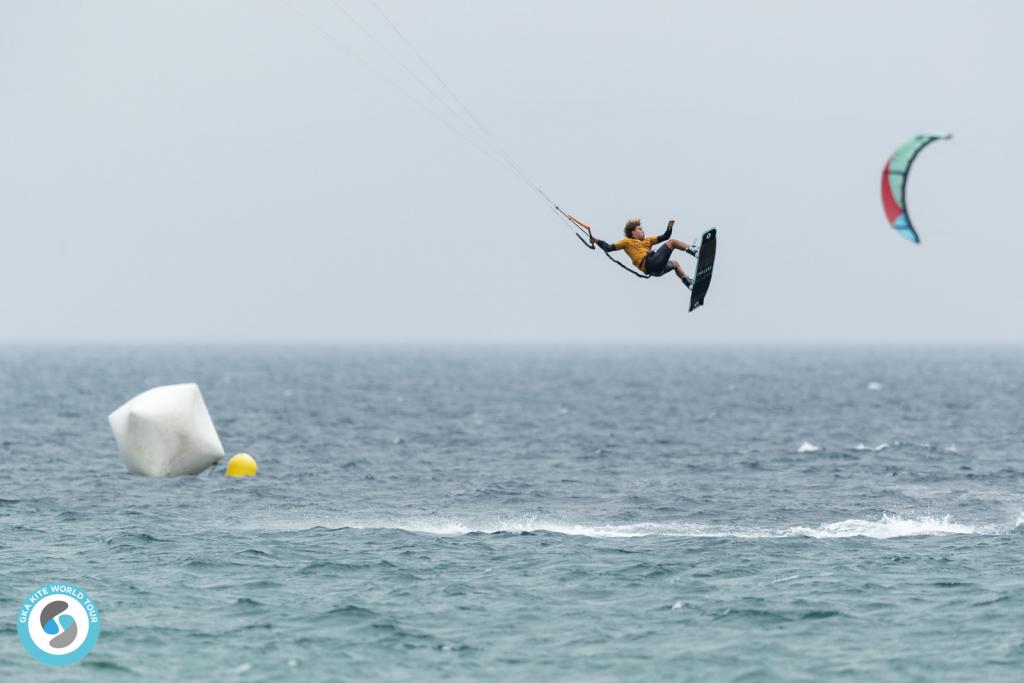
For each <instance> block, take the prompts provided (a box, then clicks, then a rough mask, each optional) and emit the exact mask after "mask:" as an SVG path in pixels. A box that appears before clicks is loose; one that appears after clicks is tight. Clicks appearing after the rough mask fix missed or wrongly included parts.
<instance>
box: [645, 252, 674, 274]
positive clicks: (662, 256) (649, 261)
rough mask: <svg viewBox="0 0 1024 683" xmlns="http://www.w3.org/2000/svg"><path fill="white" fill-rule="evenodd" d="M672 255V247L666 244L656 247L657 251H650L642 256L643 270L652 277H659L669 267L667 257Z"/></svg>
mask: <svg viewBox="0 0 1024 683" xmlns="http://www.w3.org/2000/svg"><path fill="white" fill-rule="evenodd" d="M671 255H672V247H670V246H668V245H667V244H663V245H661V246H660V247H658V250H657V251H652V252H650V253H649V254H647V257H646V258H644V263H643V266H644V272H645V273H647V274H648V275H653V276H654V277H661V276H662V275H664V274H665V273H667V272H668V271H669V270H670V269H669V267H668V259H669V257H670V256H671Z"/></svg>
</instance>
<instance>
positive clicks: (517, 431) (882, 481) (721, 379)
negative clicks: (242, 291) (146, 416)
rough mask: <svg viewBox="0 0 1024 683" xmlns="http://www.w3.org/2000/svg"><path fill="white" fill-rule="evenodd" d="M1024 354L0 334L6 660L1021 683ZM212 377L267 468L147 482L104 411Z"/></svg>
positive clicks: (238, 429)
mask: <svg viewBox="0 0 1024 683" xmlns="http://www.w3.org/2000/svg"><path fill="white" fill-rule="evenodd" d="M1022 361H1024V351H1022V350H1019V349H1002V350H1000V349H946V350H912V349H904V350H841V349H835V350H827V349H826V350H821V349H818V350H814V349H790V350H775V351H771V350H755V349H742V348H738V349H726V350H712V349H703V350H693V349H675V350H674V349H666V348H654V349H641V348H637V349H610V350H604V351H597V350H589V351H583V352H577V351H575V350H573V349H568V348H563V349H547V350H545V349H529V350H512V349H467V350H460V349H446V350H441V349H433V350H430V349H425V350H409V349H390V350H388V349H384V350H380V349H345V350H332V349H309V348H307V349H286V348H281V349H177V350H170V349H168V350H162V349H137V348H136V349H114V348H75V349H49V350H43V351H33V350H28V349H13V348H8V349H6V350H0V529H2V535H0V616H2V615H6V616H3V617H2V619H0V679H2V680H68V681H78V680H87V679H88V680H104V681H106V680H125V681H128V680H137V679H138V678H139V677H146V678H151V679H158V680H241V681H250V680H251V681H276V680H282V679H295V680H304V681H305V680H310V681H319V680H324V681H327V680H367V679H376V680H410V681H423V680H439V679H447V678H451V679H478V680H511V681H544V680H574V681H582V680H586V681H602V680H608V681H612V680H644V681H649V680H715V681H733V680H735V681H739V680H745V681H774V680H779V681H781V680H786V681H791V680H806V681H820V680H851V681H942V680H949V681H954V680H956V681H959V680H991V681H1002V680H1005V681H1017V680H1020V677H1021V671H1022V670H1024V628H1022V625H1024V568H1022V564H1021V561H1022V558H1024V529H1022V528H1019V525H1020V524H1021V521H1022V520H1024V465H1022V457H1024V449H1022V444H1024V362H1022ZM188 381H195V382H198V383H199V385H200V387H201V389H202V391H203V393H204V396H205V399H206V403H207V406H208V407H209V409H210V413H211V415H212V416H213V419H214V422H215V424H216V426H217V428H218V430H219V432H220V436H221V440H222V441H223V443H224V446H225V448H226V449H227V450H228V452H229V453H234V452H237V451H243V450H244V451H247V452H250V453H252V454H253V455H254V456H255V458H256V459H257V461H258V462H259V466H260V473H259V475H258V476H257V477H256V478H255V479H249V480H229V479H227V478H225V477H224V476H223V474H222V471H223V467H222V466H218V467H217V468H215V469H214V470H211V471H209V472H207V473H205V474H202V475H199V476H196V477H181V478H173V479H149V478H145V477H139V476H132V475H129V474H127V473H126V472H125V470H124V467H123V465H122V464H121V461H120V457H119V455H118V452H117V448H116V445H115V443H114V440H113V437H112V435H111V434H110V431H109V428H108V426H107V424H106V415H107V413H109V412H110V411H111V410H113V409H114V408H116V407H117V406H119V405H120V404H121V403H123V402H124V401H125V400H127V399H129V398H131V397H132V396H134V395H135V394H137V393H139V392H140V391H143V390H144V389H147V388H149V387H152V386H155V385H158V384H170V383H177V382H188ZM56 579H63V580H67V581H70V582H72V583H75V584H78V585H80V586H81V587H83V588H85V589H86V590H87V591H88V592H89V594H90V595H91V596H92V598H93V599H94V600H95V601H96V603H97V605H98V606H99V609H100V611H101V614H102V617H103V632H102V635H101V637H100V640H99V642H98V644H97V646H96V648H95V650H94V651H93V652H92V654H90V655H89V656H88V657H87V658H86V659H85V660H84V662H83V663H81V664H79V665H76V666H74V667H72V668H70V669H66V670H56V669H48V668H47V667H45V666H44V665H42V664H40V663H37V662H36V661H35V660H33V659H31V658H30V657H29V656H28V655H27V654H25V652H24V651H23V650H22V648H21V645H20V643H19V642H18V638H17V633H16V623H15V622H16V614H17V609H18V606H19V604H20V601H21V600H22V598H23V597H24V596H25V595H26V594H27V593H28V592H29V591H31V590H33V589H34V588H36V587H37V586H38V585H40V584H43V583H45V582H47V581H51V580H56Z"/></svg>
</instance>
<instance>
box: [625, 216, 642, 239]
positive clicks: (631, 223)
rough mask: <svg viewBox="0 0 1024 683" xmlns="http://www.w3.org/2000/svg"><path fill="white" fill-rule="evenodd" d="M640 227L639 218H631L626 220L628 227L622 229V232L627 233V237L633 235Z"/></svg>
mask: <svg viewBox="0 0 1024 683" xmlns="http://www.w3.org/2000/svg"><path fill="white" fill-rule="evenodd" d="M639 227H640V219H639V218H630V219H629V220H628V221H626V227H625V228H623V229H622V232H624V233H625V234H626V237H632V236H633V231H634V230H636V229H637V228H639Z"/></svg>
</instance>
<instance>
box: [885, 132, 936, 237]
mask: <svg viewBox="0 0 1024 683" xmlns="http://www.w3.org/2000/svg"><path fill="white" fill-rule="evenodd" d="M951 137H953V136H952V135H950V134H949V133H932V134H930V135H915V136H914V137H912V138H911V139H910V140H907V141H906V142H904V143H903V144H902V145H900V146H899V147H898V148H897V149H896V151H895V152H893V154H892V156H891V157H889V161H887V162H886V163H885V168H884V169H882V207H883V208H884V209H885V217H886V218H888V219H889V224H890V225H892V229H893V230H895V231H896V232H898V233H899V234H901V235H903V236H904V237H906V238H907V239H908V240H910V241H911V242H915V243H917V242H920V241H921V239H920V238H919V237H918V236H917V231H916V230H914V226H913V224H912V223H911V222H910V215H909V214H908V213H907V176H908V175H909V173H910V165H911V164H912V163H914V159H916V158H917V155H918V154H920V152H921V150H922V149H924V148H925V147H927V146H928V145H930V144H931V143H933V142H935V141H936V140H948V139H949V138H951Z"/></svg>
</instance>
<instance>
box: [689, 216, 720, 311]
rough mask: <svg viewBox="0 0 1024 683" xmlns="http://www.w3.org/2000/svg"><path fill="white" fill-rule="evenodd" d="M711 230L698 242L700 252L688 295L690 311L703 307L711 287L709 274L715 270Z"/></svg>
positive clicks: (712, 229) (713, 240)
mask: <svg viewBox="0 0 1024 683" xmlns="http://www.w3.org/2000/svg"><path fill="white" fill-rule="evenodd" d="M716 233H717V230H716V229H715V228H711V229H710V230H708V231H707V232H705V233H704V235H703V237H701V240H700V252H698V254H697V271H696V274H695V275H694V276H693V291H692V292H691V293H690V310H691V311H693V310H694V309H695V308H699V307H700V306H703V305H704V296H705V295H706V294H707V293H708V287H710V286H711V272H712V271H713V270H714V268H715V244H716V240H715V234H716Z"/></svg>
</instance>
